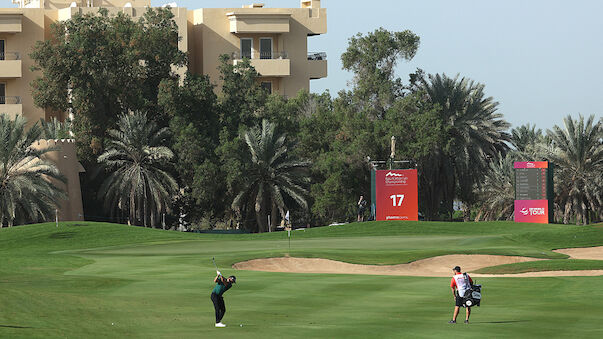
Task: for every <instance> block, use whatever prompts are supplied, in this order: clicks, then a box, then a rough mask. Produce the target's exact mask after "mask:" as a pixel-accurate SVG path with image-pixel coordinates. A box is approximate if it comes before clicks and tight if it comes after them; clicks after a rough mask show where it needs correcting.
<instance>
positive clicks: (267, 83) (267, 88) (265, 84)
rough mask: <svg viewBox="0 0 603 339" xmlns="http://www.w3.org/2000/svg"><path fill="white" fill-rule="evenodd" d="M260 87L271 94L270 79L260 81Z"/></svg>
mask: <svg viewBox="0 0 603 339" xmlns="http://www.w3.org/2000/svg"><path fill="white" fill-rule="evenodd" d="M262 88H263V89H264V90H265V91H266V92H268V94H272V81H262Z"/></svg>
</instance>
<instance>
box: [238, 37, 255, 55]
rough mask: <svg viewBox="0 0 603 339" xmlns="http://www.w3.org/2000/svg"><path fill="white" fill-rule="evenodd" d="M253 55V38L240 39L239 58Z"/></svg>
mask: <svg viewBox="0 0 603 339" xmlns="http://www.w3.org/2000/svg"><path fill="white" fill-rule="evenodd" d="M252 56H253V39H249V38H243V39H241V59H243V58H247V59H251V57H252Z"/></svg>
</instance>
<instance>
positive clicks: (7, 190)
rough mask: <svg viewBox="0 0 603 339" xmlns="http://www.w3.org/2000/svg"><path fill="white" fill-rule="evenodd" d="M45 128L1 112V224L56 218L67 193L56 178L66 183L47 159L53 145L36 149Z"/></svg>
mask: <svg viewBox="0 0 603 339" xmlns="http://www.w3.org/2000/svg"><path fill="white" fill-rule="evenodd" d="M41 135H42V130H41V129H40V127H39V126H38V124H35V125H34V126H33V127H31V128H29V129H27V128H26V120H25V118H23V117H21V116H17V117H16V118H15V119H14V120H11V119H9V118H8V116H6V115H5V114H0V140H2V142H1V143H0V227H2V226H3V225H5V224H6V225H8V226H9V227H10V226H13V225H14V224H22V223H28V222H40V221H46V220H49V219H51V218H52V217H54V215H55V213H56V209H58V208H59V201H60V200H61V199H64V198H65V194H64V192H63V191H62V190H61V189H59V188H58V187H56V186H55V185H54V184H53V183H52V180H54V181H55V182H56V181H59V182H61V181H62V182H64V181H65V179H64V177H63V176H62V175H61V174H60V173H59V170H58V168H57V167H56V166H55V165H54V164H53V163H52V162H50V161H47V160H45V159H44V158H43V157H44V154H46V153H48V152H51V151H54V150H55V149H53V148H48V147H47V148H34V147H32V145H33V143H34V142H35V141H37V140H38V139H40V137H41Z"/></svg>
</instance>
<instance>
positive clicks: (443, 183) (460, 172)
mask: <svg viewBox="0 0 603 339" xmlns="http://www.w3.org/2000/svg"><path fill="white" fill-rule="evenodd" d="M421 87H422V88H423V89H424V90H425V92H426V95H427V98H428V100H429V101H430V102H431V103H433V104H437V105H439V107H440V116H441V119H442V121H443V122H444V125H445V128H446V129H447V137H446V140H447V142H448V143H447V144H446V145H442V146H441V147H437V149H434V150H433V152H432V153H431V154H430V155H429V156H428V159H425V161H424V163H425V164H427V165H426V166H422V167H421V168H420V169H421V171H422V176H423V179H422V184H423V186H424V187H423V190H424V193H425V195H424V196H425V197H426V198H427V200H426V203H425V210H426V212H427V213H426V214H427V216H428V218H430V219H431V218H437V213H438V211H439V209H440V207H441V205H443V207H444V208H445V209H446V210H447V211H448V214H449V215H450V216H452V204H453V200H454V199H455V198H457V199H459V200H460V201H462V202H463V205H464V206H466V207H467V208H468V207H469V206H471V205H472V204H473V203H474V202H475V194H474V191H475V189H476V188H477V187H478V186H479V184H480V182H481V181H482V179H483V175H484V173H485V171H486V170H487V169H488V162H489V159H493V158H494V157H495V156H497V155H498V154H503V155H504V154H505V153H506V152H507V150H508V146H507V144H506V143H505V142H506V141H509V140H510V135H509V134H508V133H507V132H505V131H506V130H507V129H508V128H509V126H510V125H509V123H507V122H506V121H505V120H503V119H502V114H500V113H497V106H498V103H497V102H495V101H494V99H493V98H492V97H485V94H484V85H482V84H479V83H474V82H473V81H471V80H469V79H466V78H462V79H460V80H459V79H458V76H456V77H454V78H449V77H447V76H446V75H445V74H444V75H441V76H440V75H439V74H436V75H429V81H428V80H426V79H422V80H421ZM469 214H470V211H469V210H465V220H468V219H469Z"/></svg>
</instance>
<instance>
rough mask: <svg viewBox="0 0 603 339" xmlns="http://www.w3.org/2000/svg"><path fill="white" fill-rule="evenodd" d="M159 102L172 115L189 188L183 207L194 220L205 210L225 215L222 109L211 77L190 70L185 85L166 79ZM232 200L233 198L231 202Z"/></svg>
mask: <svg viewBox="0 0 603 339" xmlns="http://www.w3.org/2000/svg"><path fill="white" fill-rule="evenodd" d="M159 105H160V106H161V107H162V109H163V111H164V112H165V114H166V115H167V116H168V117H169V118H170V130H171V131H172V133H173V138H172V139H173V149H174V152H175V153H176V164H175V165H176V166H175V167H176V172H177V173H178V181H179V183H180V186H181V187H182V188H183V189H184V190H185V192H187V193H186V194H185V196H183V197H181V198H183V199H181V200H180V201H182V202H186V203H185V204H182V206H180V208H181V209H182V212H183V213H184V214H186V215H187V216H188V217H189V218H190V219H191V220H192V219H199V218H201V217H202V216H203V215H204V214H209V215H214V216H218V217H221V216H222V214H223V211H224V204H225V202H224V194H222V193H223V192H222V190H223V186H222V184H223V181H222V180H219V179H218V178H219V177H220V175H219V172H220V171H219V168H220V167H219V166H220V164H219V158H218V156H217V154H216V148H217V147H218V145H219V138H218V133H219V130H220V129H219V126H220V125H219V111H218V107H217V96H216V94H215V93H214V86H213V85H212V84H211V82H210V80H209V77H208V76H205V75H195V74H191V73H188V74H187V75H186V79H185V80H184V83H183V84H182V85H180V84H179V82H178V81H176V80H164V82H162V84H161V86H160V91H159ZM228 204H230V202H229V203H228Z"/></svg>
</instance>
